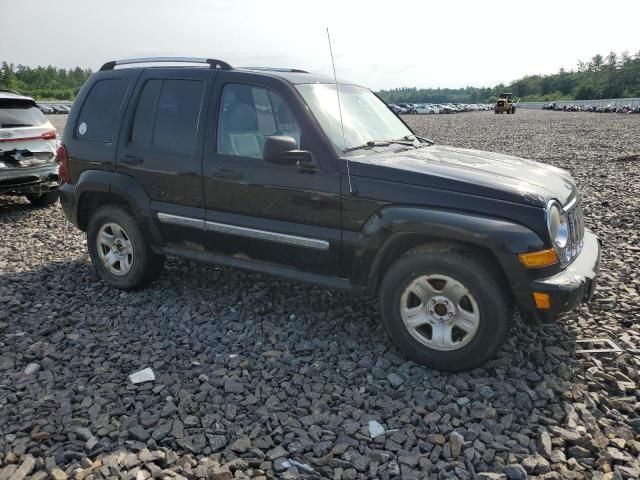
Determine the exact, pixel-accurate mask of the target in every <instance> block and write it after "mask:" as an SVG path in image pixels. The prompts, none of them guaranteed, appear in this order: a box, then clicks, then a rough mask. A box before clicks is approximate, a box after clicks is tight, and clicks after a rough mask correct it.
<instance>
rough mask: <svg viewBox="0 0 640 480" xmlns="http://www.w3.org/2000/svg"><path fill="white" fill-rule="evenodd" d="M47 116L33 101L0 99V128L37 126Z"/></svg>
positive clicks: (45, 120)
mask: <svg viewBox="0 0 640 480" xmlns="http://www.w3.org/2000/svg"><path fill="white" fill-rule="evenodd" d="M44 123H47V118H46V117H45V116H44V115H43V114H42V112H41V111H40V110H38V108H37V107H36V105H35V103H33V102H31V101H25V100H13V99H6V100H0V128H15V127H37V126H38V125H42V124H44Z"/></svg>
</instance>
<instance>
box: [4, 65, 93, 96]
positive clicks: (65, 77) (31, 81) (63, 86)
mask: <svg viewBox="0 0 640 480" xmlns="http://www.w3.org/2000/svg"><path fill="white" fill-rule="evenodd" d="M92 73H93V72H92V71H91V70H90V69H82V68H80V67H76V68H71V69H69V70H66V69H64V68H55V67H53V66H51V65H49V66H47V67H42V66H40V67H27V66H25V65H14V64H13V63H7V62H2V66H0V89H3V88H4V89H7V90H15V91H16V92H20V93H21V94H23V95H27V96H29V97H33V98H36V99H47V100H73V99H74V98H75V96H76V95H77V94H78V91H79V90H80V87H82V84H83V83H84V82H85V81H86V80H87V78H89V76H90V75H91V74H92Z"/></svg>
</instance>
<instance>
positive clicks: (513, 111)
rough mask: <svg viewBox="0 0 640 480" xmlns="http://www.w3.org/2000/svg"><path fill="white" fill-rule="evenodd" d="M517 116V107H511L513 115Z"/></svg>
mask: <svg viewBox="0 0 640 480" xmlns="http://www.w3.org/2000/svg"><path fill="white" fill-rule="evenodd" d="M515 114H516V107H511V115H515Z"/></svg>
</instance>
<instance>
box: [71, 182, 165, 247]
mask: <svg viewBox="0 0 640 480" xmlns="http://www.w3.org/2000/svg"><path fill="white" fill-rule="evenodd" d="M75 196H76V198H77V201H76V219H77V224H78V227H79V228H80V229H81V230H83V231H86V229H87V226H88V223H89V218H90V217H91V214H92V213H93V212H94V211H95V210H96V209H97V208H99V207H100V206H102V205H108V204H112V205H113V204H115V205H121V206H122V207H123V208H125V209H126V210H128V211H129V213H130V214H131V215H132V216H133V217H134V218H135V219H136V221H137V222H138V224H139V225H140V227H141V228H142V230H143V231H144V232H145V233H146V234H148V235H149V240H150V242H149V243H150V244H151V246H152V248H153V249H154V250H157V248H156V246H159V245H161V244H162V236H161V235H160V232H159V230H158V228H157V226H156V225H155V223H154V221H153V217H152V215H151V199H150V198H149V195H148V194H147V192H146V191H145V190H144V188H143V187H142V185H140V184H139V183H138V182H137V181H136V180H135V179H133V178H132V177H130V176H128V175H123V174H121V173H116V172H105V171H99V170H87V171H85V172H83V173H82V174H81V175H80V178H79V179H78V182H77V184H76V188H75Z"/></svg>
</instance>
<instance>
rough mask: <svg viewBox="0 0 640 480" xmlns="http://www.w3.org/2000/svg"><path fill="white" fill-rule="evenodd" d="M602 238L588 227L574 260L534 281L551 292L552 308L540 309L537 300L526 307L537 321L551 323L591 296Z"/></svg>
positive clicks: (534, 289)
mask: <svg viewBox="0 0 640 480" xmlns="http://www.w3.org/2000/svg"><path fill="white" fill-rule="evenodd" d="M600 251H601V248H600V240H599V239H598V237H596V235H595V234H594V233H593V232H592V231H591V230H589V229H585V233H584V246H583V247H582V251H581V252H580V254H579V255H578V256H577V257H576V258H575V260H574V261H573V262H571V264H570V265H569V266H568V267H567V268H566V269H564V270H563V271H561V272H560V273H558V274H556V275H553V276H551V277H547V278H541V279H538V280H534V281H533V282H531V296H532V297H533V292H541V293H547V294H549V298H550V308H549V309H546V310H542V309H537V308H536V307H535V305H534V304H533V302H532V303H531V305H529V306H527V307H525V308H524V310H525V312H523V313H525V315H526V316H529V317H533V319H534V321H535V322H536V323H548V322H552V321H554V320H555V319H557V318H558V316H559V315H560V314H562V313H564V312H568V311H571V310H574V309H575V308H576V307H578V306H579V305H580V304H582V303H586V302H588V301H589V300H590V299H591V296H592V295H593V290H594V288H595V283H596V279H597V276H598V270H599V269H600Z"/></svg>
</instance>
